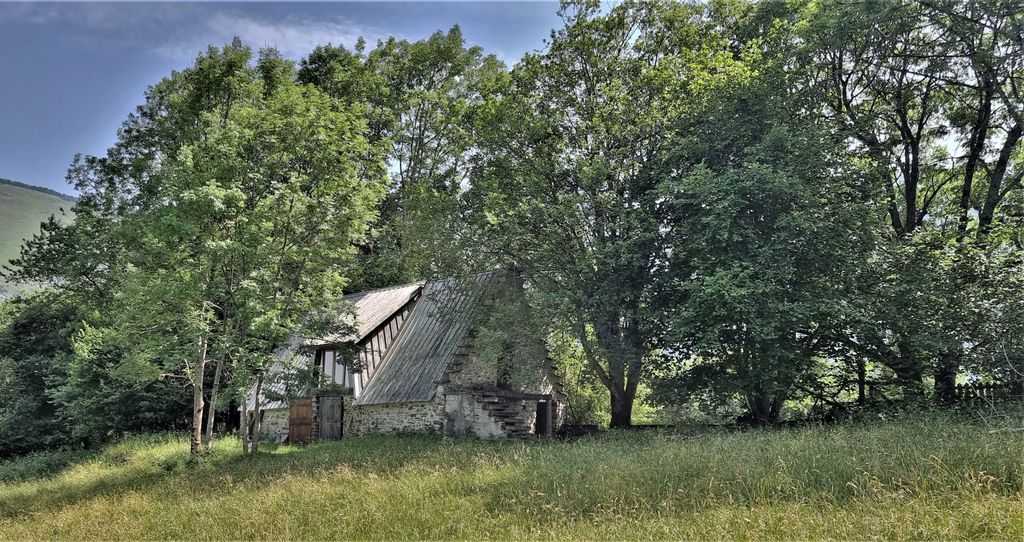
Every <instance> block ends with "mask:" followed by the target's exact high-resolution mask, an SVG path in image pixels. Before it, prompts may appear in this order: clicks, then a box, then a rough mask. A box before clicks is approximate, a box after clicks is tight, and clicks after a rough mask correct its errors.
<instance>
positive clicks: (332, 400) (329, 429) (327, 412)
mask: <svg viewBox="0 0 1024 542" xmlns="http://www.w3.org/2000/svg"><path fill="white" fill-rule="evenodd" d="M343 410H344V407H343V405H342V399H341V397H331V396H325V397H320V409H319V415H320V438H322V439H339V438H341V418H342V415H343Z"/></svg>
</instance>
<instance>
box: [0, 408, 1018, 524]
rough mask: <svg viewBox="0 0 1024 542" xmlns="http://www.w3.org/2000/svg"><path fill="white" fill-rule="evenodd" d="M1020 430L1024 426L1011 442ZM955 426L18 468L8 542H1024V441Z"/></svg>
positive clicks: (354, 445) (86, 460) (5, 474)
mask: <svg viewBox="0 0 1024 542" xmlns="http://www.w3.org/2000/svg"><path fill="white" fill-rule="evenodd" d="M1004 423H1005V424H1007V425H1010V426H1013V425H1016V426H1019V425H1021V419H1020V417H1019V416H1017V417H1016V419H1014V420H1010V421H1007V422H1004ZM991 428H992V427H991V426H989V425H984V424H979V423H975V422H972V421H970V420H969V419H968V418H966V417H954V416H949V415H934V414H930V415H925V416H909V415H908V416H905V417H902V418H899V419H896V420H894V421H889V422H884V423H883V422H873V423H861V424H853V425H842V426H832V427H811V428H802V429H786V430H774V431H770V430H758V431H745V432H718V433H706V434H654V433H645V432H628V433H611V434H606V435H601V436H597V437H588V438H584V439H580V440H577V441H573V442H558V441H551V442H537V443H521V442H483V441H473V440H454V441H452V440H442V439H439V438H429V437H374V438H350V439H346V440H343V441H340V442H332V443H322V444H318V445H313V446H309V447H306V448H298V447H291V446H282V447H279V448H276V449H274V450H272V451H270V452H268V453H265V454H261V455H260V456H259V457H256V458H243V457H241V456H240V455H239V453H238V451H237V448H238V446H237V444H236V442H235V441H234V440H231V439H222V440H219V441H217V442H216V450H215V452H214V453H213V454H211V455H210V456H208V457H207V458H205V459H204V460H203V461H201V462H198V463H190V462H189V460H188V454H187V444H186V442H185V440H184V438H183V437H181V436H174V435H162V436H161V435H154V436H147V437H140V438H134V439H129V440H126V441H123V442H121V443H118V444H114V445H112V446H110V447H108V448H106V449H104V450H102V451H101V452H99V453H96V454H92V455H89V456H83V457H81V458H79V459H77V460H76V459H74V458H72V457H70V456H68V455H66V454H65V455H56V456H53V457H51V456H45V455H37V456H32V457H27V458H22V459H19V460H15V461H12V462H8V463H4V464H0V539H5V540H6V539H75V540H80V539H99V538H103V539H110V538H117V539H126V538H127V539H139V538H141V539H156V538H159V539H194V538H205V539H211V538H213V539H239V538H242V539H250V538H260V539H338V538H349V539H352V538H355V539H422V538H427V539H438V538H473V539H495V538H499V539H508V538H517V539H519V538H530V539H537V538H560V539H562V538H582V539H651V538H673V539H679V538H684V539H694V538H700V539H709V538H713V539H722V538H726V539H753V538H756V539H764V538H770V539H811V538H813V539H822V538H829V539H868V538H886V539H966V538H971V539H1002V540H1021V539H1022V538H1024V524H1022V522H1024V500H1022V482H1021V480H1022V476H1024V442H1022V436H1024V435H1022V434H1021V433H1012V432H996V433H992V432H990V429H991Z"/></svg>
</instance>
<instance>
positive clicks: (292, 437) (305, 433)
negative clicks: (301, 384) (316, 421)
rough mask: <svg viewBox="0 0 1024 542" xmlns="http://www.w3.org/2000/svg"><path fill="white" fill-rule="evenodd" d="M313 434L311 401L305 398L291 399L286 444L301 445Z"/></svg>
mask: <svg viewBox="0 0 1024 542" xmlns="http://www.w3.org/2000/svg"><path fill="white" fill-rule="evenodd" d="M312 432H313V401H312V399H310V398H307V397H299V398H295V399H292V402H291V405H290V406H289V408H288V442H291V443H295V444H303V443H306V442H309V441H310V437H311V436H312Z"/></svg>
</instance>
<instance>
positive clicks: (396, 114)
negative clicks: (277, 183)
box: [299, 26, 504, 289]
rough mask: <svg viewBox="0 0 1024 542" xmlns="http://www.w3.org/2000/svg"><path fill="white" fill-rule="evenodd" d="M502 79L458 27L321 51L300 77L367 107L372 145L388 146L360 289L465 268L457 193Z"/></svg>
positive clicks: (491, 59) (491, 60)
mask: <svg viewBox="0 0 1024 542" xmlns="http://www.w3.org/2000/svg"><path fill="white" fill-rule="evenodd" d="M503 75H504V66H503V65H502V64H501V62H499V61H498V60H497V59H496V58H495V57H494V56H493V55H485V54H484V53H483V50H482V49H481V48H479V47H466V45H465V40H464V38H463V35H462V32H461V30H460V29H459V27H458V26H455V27H452V28H451V29H450V30H449V31H448V32H447V33H442V32H436V33H434V34H433V35H432V36H431V37H430V38H428V39H425V40H421V41H416V42H409V41H406V40H397V39H394V38H391V39H388V40H387V41H384V42H380V43H378V45H377V47H376V48H374V49H373V50H371V51H369V52H366V51H365V44H362V43H360V44H359V45H358V46H357V47H356V50H355V51H349V50H347V49H346V48H345V47H342V46H337V47H335V46H322V47H318V48H317V49H315V50H314V51H313V52H312V53H311V54H310V55H309V57H308V58H306V59H304V60H303V62H302V66H301V68H300V70H299V80H300V81H302V82H305V83H309V84H313V85H316V86H317V87H318V88H320V89H322V90H323V91H324V92H326V93H327V94H328V95H330V96H332V97H333V98H335V99H338V100H341V101H343V102H345V103H362V104H365V105H366V106H367V108H368V111H369V116H370V133H369V139H370V141H371V143H375V144H379V145H381V146H382V147H384V148H385V149H386V156H387V158H386V159H387V162H388V176H389V178H390V189H389V191H388V195H387V197H386V198H385V199H384V200H383V201H382V203H381V208H380V216H379V218H378V219H377V221H376V222H375V223H374V226H373V230H372V234H371V236H370V238H369V239H368V240H367V243H365V244H364V245H363V246H362V247H361V250H360V257H359V261H360V268H361V274H360V276H359V277H357V278H356V280H357V283H356V284H354V285H353V287H354V288H356V289H369V288H375V287H379V286H387V285H392V284H396V283H402V282H411V281H414V280H419V279H422V278H425V277H428V276H434V275H438V274H441V273H448V274H457V273H458V271H459V270H461V269H462V267H461V266H460V262H461V258H460V257H459V256H460V255H459V254H458V250H459V248H460V247H461V245H460V244H459V243H457V242H456V243H453V240H454V239H457V238H458V237H460V236H461V235H462V234H461V230H462V229H463V228H464V226H463V223H464V220H462V217H460V216H459V211H460V208H459V205H458V197H459V195H460V194H461V193H462V191H463V190H464V189H465V187H466V185H467V183H468V172H469V165H470V163H469V156H470V152H471V151H472V148H473V137H472V133H471V132H472V119H473V117H474V114H475V111H476V108H477V107H478V106H479V104H480V103H482V101H483V100H484V99H485V98H486V96H488V95H489V94H490V93H491V92H492V89H493V87H494V86H495V84H496V83H497V82H498V81H500V80H501V78H502V77H503Z"/></svg>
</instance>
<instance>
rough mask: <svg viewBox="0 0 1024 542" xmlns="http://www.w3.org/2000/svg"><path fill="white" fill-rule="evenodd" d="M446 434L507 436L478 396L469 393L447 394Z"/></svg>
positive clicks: (486, 436)
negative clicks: (478, 399)
mask: <svg viewBox="0 0 1024 542" xmlns="http://www.w3.org/2000/svg"><path fill="white" fill-rule="evenodd" d="M444 409H445V427H444V431H445V434H446V435H474V436H477V437H480V438H495V437H503V436H505V431H503V430H502V428H501V426H500V425H499V424H498V423H497V421H495V420H494V418H492V417H491V415H490V414H488V413H487V411H485V410H484V408H483V406H482V405H480V402H479V401H477V399H476V397H474V396H472V395H469V394H448V395H446V396H445V404H444Z"/></svg>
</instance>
